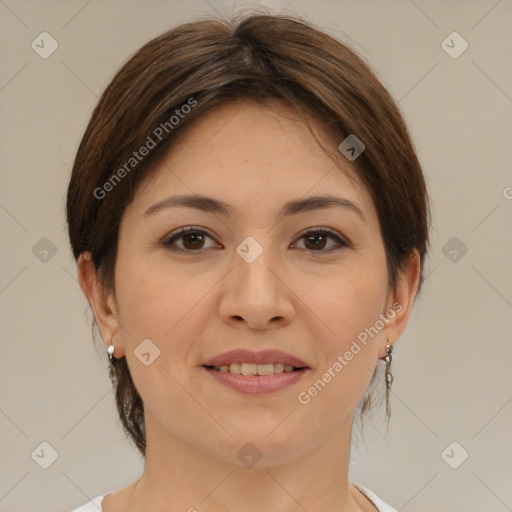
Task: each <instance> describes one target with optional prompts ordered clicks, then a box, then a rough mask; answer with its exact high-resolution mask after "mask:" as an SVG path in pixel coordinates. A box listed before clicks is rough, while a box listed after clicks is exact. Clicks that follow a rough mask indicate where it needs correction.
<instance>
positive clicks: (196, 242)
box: [162, 228, 212, 252]
mask: <svg viewBox="0 0 512 512" xmlns="http://www.w3.org/2000/svg"><path fill="white" fill-rule="evenodd" d="M207 238H210V239H212V238H211V236H210V235H208V234H207V233H205V232H204V231H202V230H200V229H194V228H185V229H181V230H180V231H178V232H177V233H175V234H171V235H169V237H167V238H166V239H165V240H164V241H163V242H162V244H163V245H164V246H165V247H168V248H169V249H172V250H176V251H183V252H199V251H200V250H201V249H204V243H205V240H206V239H207ZM177 242H181V243H177Z"/></svg>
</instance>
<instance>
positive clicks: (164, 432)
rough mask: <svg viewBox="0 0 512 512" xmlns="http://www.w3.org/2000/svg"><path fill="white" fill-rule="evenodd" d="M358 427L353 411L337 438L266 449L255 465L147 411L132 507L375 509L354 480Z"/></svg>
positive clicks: (273, 511)
mask: <svg viewBox="0 0 512 512" xmlns="http://www.w3.org/2000/svg"><path fill="white" fill-rule="evenodd" d="M351 427H352V417H350V418H348V419H347V421H346V422H345V423H344V424H343V425H341V426H340V428H339V429H338V430H337V432H336V433H335V434H334V435H333V436H331V438H329V439H328V440H326V441H325V442H323V443H322V444H320V445H315V446H314V447H312V449H311V450H309V451H307V450H306V451H304V452H303V453H302V454H301V455H300V456H293V455H290V454H288V455H283V456H282V457H280V456H279V459H272V462H271V463H270V462H268V457H267V458H266V457H265V454H264V453H263V457H262V458H261V459H260V461H258V462H257V463H256V464H255V465H254V466H252V467H245V466H243V465H241V464H234V463H233V462H232V461H229V460H224V459H223V458H222V457H220V456H218V455H217V454H216V453H214V452H207V451H205V450H204V448H203V447H197V446H192V445H191V444H189V443H186V442H184V441H183V440H182V439H179V438H177V437H176V436H174V435H173V434H172V433H171V432H170V431H169V430H168V429H165V428H164V427H163V426H162V425H161V424H160V423H158V422H157V421H155V419H154V418H153V417H152V416H151V414H150V413H148V414H147V415H146V436H147V451H146V460H145V465H144V472H143V474H142V476H141V477H140V479H139V480H138V481H137V482H136V484H134V486H133V489H132V492H131V496H130V500H129V510H130V511H131V510H133V511H135V510H145V511H147V512H153V511H155V512H156V511H161V510H182V511H188V512H197V511H201V512H226V511H235V510H236V511H237V512H261V510H265V511H268V512H296V511H298V510H307V511H308V512H320V511H326V510H327V511H346V512H352V511H354V512H355V511H361V510H375V509H374V508H366V509H365V508H364V507H363V506H361V503H362V500H361V495H360V494H359V493H358V491H355V489H353V488H351V487H350V486H349V482H348V460H349V452H350V434H351ZM234 444H236V446H239V447H242V446H243V445H244V444H245V443H244V442H240V443H237V442H235V443H234ZM238 449H239V448H237V449H234V451H235V452H236V451H237V450H238ZM276 450H277V448H276V447H274V448H273V450H272V451H273V452H276ZM265 460H267V462H265ZM274 461H275V462H274ZM356 493H357V495H356ZM363 501H364V499H363Z"/></svg>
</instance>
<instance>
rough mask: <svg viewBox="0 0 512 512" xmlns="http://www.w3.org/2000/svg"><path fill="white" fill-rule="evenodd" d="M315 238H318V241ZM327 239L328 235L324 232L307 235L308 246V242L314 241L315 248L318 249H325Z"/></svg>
mask: <svg viewBox="0 0 512 512" xmlns="http://www.w3.org/2000/svg"><path fill="white" fill-rule="evenodd" d="M315 240H316V242H315ZM319 240H320V244H319V243H318V241H319ZM325 241H326V236H325V235H324V234H322V233H316V234H314V235H309V236H308V237H306V246H307V243H308V242H313V249H318V248H320V249H323V248H324V247H325ZM322 242H323V243H322Z"/></svg>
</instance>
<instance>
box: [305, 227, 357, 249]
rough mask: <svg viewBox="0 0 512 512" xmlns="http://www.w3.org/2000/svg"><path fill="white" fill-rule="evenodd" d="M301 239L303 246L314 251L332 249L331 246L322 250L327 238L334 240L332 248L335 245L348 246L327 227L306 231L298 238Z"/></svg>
mask: <svg viewBox="0 0 512 512" xmlns="http://www.w3.org/2000/svg"><path fill="white" fill-rule="evenodd" d="M302 239H304V246H305V248H306V249H307V250H310V251H316V252H328V251H329V250H330V249H332V246H331V247H330V249H327V250H324V249H325V247H326V245H327V243H328V241H329V240H333V241H334V242H335V244H334V248H335V247H336V246H338V247H343V246H348V244H347V243H346V242H345V241H344V240H342V239H341V238H340V237H339V236H338V235H337V234H336V233H334V232H333V231H330V230H328V229H315V230H312V231H308V232H307V233H304V234H303V235H302V236H301V237H300V240H302Z"/></svg>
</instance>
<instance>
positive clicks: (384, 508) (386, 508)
mask: <svg viewBox="0 0 512 512" xmlns="http://www.w3.org/2000/svg"><path fill="white" fill-rule="evenodd" d="M350 483H351V484H352V485H353V486H354V487H357V488H358V489H359V490H360V491H361V492H362V493H363V494H364V495H365V496H366V497H367V498H368V499H369V500H370V501H371V502H372V503H373V504H374V505H375V506H376V507H377V509H378V511H379V512H397V511H396V509H394V508H393V507H391V506H390V505H388V504H387V503H384V502H383V501H382V500H381V499H380V498H379V497H378V496H377V495H376V494H375V493H374V492H372V491H370V489H367V488H366V487H363V486H362V485H359V484H355V483H354V482H350Z"/></svg>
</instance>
